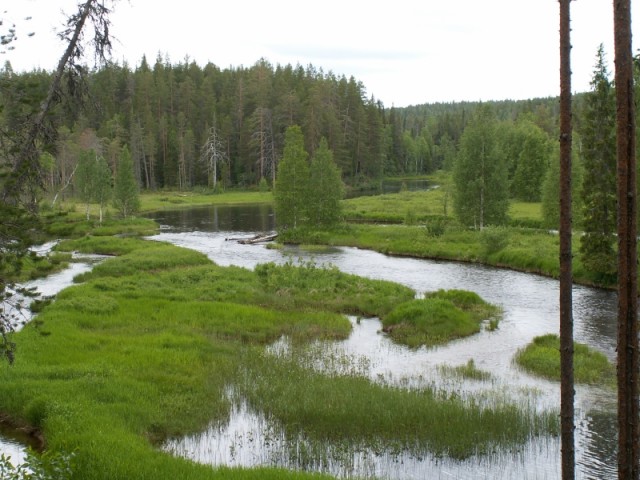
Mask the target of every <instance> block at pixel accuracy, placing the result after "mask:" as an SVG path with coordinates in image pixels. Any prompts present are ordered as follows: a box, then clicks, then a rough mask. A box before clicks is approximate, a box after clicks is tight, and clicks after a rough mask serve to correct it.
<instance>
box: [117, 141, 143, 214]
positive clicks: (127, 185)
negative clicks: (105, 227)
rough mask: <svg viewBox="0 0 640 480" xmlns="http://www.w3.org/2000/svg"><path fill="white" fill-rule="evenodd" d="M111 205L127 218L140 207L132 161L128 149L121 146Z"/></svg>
mask: <svg viewBox="0 0 640 480" xmlns="http://www.w3.org/2000/svg"><path fill="white" fill-rule="evenodd" d="M113 206H114V207H115V208H116V210H118V213H119V214H120V215H121V216H122V217H123V218H127V217H128V216H130V215H133V214H135V213H136V212H137V211H138V210H139V209H140V198H139V194H138V182H136V179H135V176H134V173H133V161H132V160H131V154H130V153H129V149H128V148H127V146H126V145H125V146H124V147H122V152H121V154H120V159H119V161H118V168H117V171H116V176H115V184H114V189H113Z"/></svg>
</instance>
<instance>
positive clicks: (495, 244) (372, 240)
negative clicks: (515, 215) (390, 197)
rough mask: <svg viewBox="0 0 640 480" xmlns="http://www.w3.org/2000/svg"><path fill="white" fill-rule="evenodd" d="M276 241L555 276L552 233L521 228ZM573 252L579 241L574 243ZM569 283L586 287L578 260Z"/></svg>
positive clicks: (423, 228)
mask: <svg viewBox="0 0 640 480" xmlns="http://www.w3.org/2000/svg"><path fill="white" fill-rule="evenodd" d="M279 241H281V242H291V243H301V244H314V243H316V244H327V245H343V246H351V247H358V248H366V249H371V250H375V251H378V252H381V253H385V254H389V255H401V256H411V257H416V258H430V259H443V260H455V261H462V262H474V263H482V264H486V265H492V266H496V267H504V268H511V269H514V270H519V271H524V272H530V273H537V274H541V275H545V276H549V277H553V278H557V277H558V275H559V262H558V249H559V243H558V242H559V239H558V236H557V235H556V234H554V233H549V232H546V231H543V230H534V229H526V228H507V227H487V228H485V229H484V230H482V231H480V230H473V229H467V228H462V227H458V226H454V225H450V226H446V227H445V228H444V229H443V230H442V231H440V232H438V233H437V234H434V233H433V232H432V231H431V230H430V229H429V225H428V224H427V225H413V226H409V225H370V224H362V225H345V226H342V227H339V228H335V229H333V230H331V231H323V232H318V231H312V230H305V229H296V230H289V231H287V232H284V233H283V234H281V235H280V237H279ZM573 248H574V251H576V252H577V251H578V250H579V239H578V238H577V237H575V238H574V246H573ZM573 273H574V279H575V280H576V281H578V282H582V283H586V284H592V283H595V281H594V279H593V278H592V277H591V276H590V275H589V273H588V272H586V271H585V270H584V268H583V266H582V263H581V262H580V258H579V256H577V257H576V258H574V263H573Z"/></svg>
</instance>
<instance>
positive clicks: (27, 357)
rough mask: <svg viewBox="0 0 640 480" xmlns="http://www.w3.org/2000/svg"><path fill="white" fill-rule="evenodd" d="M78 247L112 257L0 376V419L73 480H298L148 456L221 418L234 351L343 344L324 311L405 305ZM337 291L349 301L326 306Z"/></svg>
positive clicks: (233, 374)
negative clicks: (35, 431) (68, 469)
mask: <svg viewBox="0 0 640 480" xmlns="http://www.w3.org/2000/svg"><path fill="white" fill-rule="evenodd" d="M78 244H81V245H83V250H85V251H89V250H90V249H91V246H92V247H93V248H94V249H95V250H96V251H104V250H105V248H106V249H107V250H109V251H112V252H113V251H119V252H121V253H122V256H121V257H117V258H113V259H110V260H107V261H105V262H104V263H102V264H101V265H100V268H98V269H96V270H95V271H94V272H93V273H92V274H90V275H87V276H86V277H85V280H86V283H84V284H82V285H77V286H74V287H71V288H68V289H66V290H64V291H63V292H61V293H60V294H59V295H58V298H57V300H56V302H54V303H53V304H51V305H49V306H47V307H45V308H44V309H43V311H42V313H41V314H40V317H39V320H40V321H41V322H42V324H43V326H44V327H41V328H39V329H35V328H33V327H32V326H30V325H28V326H27V327H26V328H24V329H23V330H22V331H21V332H19V333H18V334H17V335H16V337H15V340H16V343H17V344H18V352H17V357H16V362H15V364H14V365H13V366H11V367H10V366H8V365H6V364H2V365H0V411H3V412H6V413H9V414H11V415H12V416H13V417H14V418H16V419H20V420H22V421H26V422H28V423H29V424H31V425H33V426H35V427H37V428H39V429H41V430H42V431H43V433H44V435H45V437H46V440H47V447H48V448H49V449H50V450H51V451H52V452H74V460H73V461H74V475H73V478H78V479H89V480H92V479H116V478H123V479H124V478H127V479H128V478H154V479H165V478H166V479H175V478H181V479H182V478H187V479H200V478H306V477H308V475H306V474H303V473H287V472H284V471H282V470H277V469H251V470H245V469H225V468H221V469H215V470H214V469H211V468H210V467H205V466H200V465H195V464H193V463H192V462H189V461H186V460H183V459H177V458H173V457H171V456H169V455H167V454H164V453H161V452H159V451H158V450H157V449H156V447H155V445H156V444H157V442H158V441H161V440H163V439H165V438H167V437H169V436H174V435H183V434H186V433H192V432H195V431H198V430H200V429H202V428H205V426H206V425H207V424H208V423H209V422H210V421H213V420H216V419H217V420H224V419H225V418H226V417H227V415H228V412H229V401H228V399H227V397H226V395H225V393H224V392H225V391H226V389H227V388H228V386H229V385H234V384H236V383H237V382H238V379H239V378H240V377H239V375H240V373H241V372H242V371H244V368H245V367H244V366H243V365H244V361H245V359H246V358H247V355H246V353H243V352H247V351H252V350H253V349H258V350H260V349H262V346H263V345H265V344H268V343H270V342H272V341H274V340H275V339H277V338H279V337H281V336H282V335H287V336H290V337H292V338H293V339H294V340H296V341H299V342H303V341H309V340H311V339H316V338H345V337H346V335H348V334H349V331H350V323H349V321H348V320H347V319H346V318H345V317H344V316H343V315H341V314H339V313H337V312H338V311H341V310H342V309H347V310H351V309H358V308H360V307H359V306H358V305H359V302H363V303H371V304H372V305H377V306H378V307H379V308H380V309H381V311H386V310H389V309H390V308H391V305H392V304H393V302H395V301H396V299H397V295H400V296H401V297H407V296H409V295H411V294H412V292H411V291H410V290H409V289H406V288H404V287H402V288H390V284H386V283H385V282H374V281H366V280H363V282H361V283H360V282H357V281H355V280H356V278H355V277H352V276H349V275H344V274H341V273H340V272H337V271H335V270H333V269H326V270H325V269H321V268H318V267H315V266H313V267H311V266H307V267H302V268H301V269H300V272H302V273H300V272H298V271H296V268H295V267H292V266H290V265H289V266H283V267H281V270H282V271H279V270H280V267H275V266H269V267H268V269H269V273H268V275H267V279H270V280H268V281H267V283H266V284H265V279H264V278H260V277H259V275H258V274H256V273H254V272H252V271H249V270H245V269H241V268H237V267H229V268H223V267H219V266H216V265H213V264H211V262H210V261H209V260H207V259H206V257H205V256H203V255H201V254H197V253H195V252H192V251H189V250H186V249H181V248H178V247H173V246H170V245H164V244H159V243H155V242H145V241H142V240H138V239H131V238H118V239H109V240H108V241H107V240H106V239H100V238H99V237H95V238H87V239H83V240H78V241H77V243H70V244H67V246H69V247H72V246H73V247H77V246H78ZM316 276H317V277H318V278H317V279H315V278H314V277H316ZM300 278H304V279H305V280H306V282H307V283H306V284H304V285H296V286H295V289H293V288H285V290H288V291H287V292H283V291H280V289H277V288H275V289H274V288H273V287H275V286H276V284H275V283H274V281H275V280H274V279H280V280H281V281H282V282H283V283H286V282H287V281H289V282H290V283H291V282H293V280H292V279H294V280H298V279H300ZM293 283H295V282H293ZM293 283H291V284H293ZM351 286H353V291H354V292H356V293H357V294H355V293H354V295H353V299H357V300H355V301H353V299H351V300H349V301H345V300H340V301H334V302H332V296H333V297H337V296H340V295H343V294H344V291H343V290H345V289H346V290H348V288H350V287H351ZM316 289H321V290H322V295H323V296H325V297H326V300H327V301H326V304H322V303H321V302H320V300H319V297H317V296H316V295H315V290H316ZM283 295H284V296H289V298H290V301H283V298H282V297H283ZM358 296H360V298H359V299H358ZM367 298H368V299H370V300H373V299H374V298H375V300H376V301H375V302H373V301H372V302H369V300H367ZM305 299H307V300H305ZM368 308H370V309H372V307H371V306H369V307H368ZM378 313H379V312H378ZM43 333H46V334H43ZM314 478H316V477H314Z"/></svg>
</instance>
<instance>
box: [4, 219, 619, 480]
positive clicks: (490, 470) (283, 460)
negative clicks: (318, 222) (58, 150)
mask: <svg viewBox="0 0 640 480" xmlns="http://www.w3.org/2000/svg"><path fill="white" fill-rule="evenodd" d="M152 217H153V218H154V219H155V220H157V221H158V222H159V223H160V224H161V225H162V227H161V233H160V234H159V235H156V236H154V237H151V238H152V239H154V240H158V241H166V242H170V243H173V244H176V245H180V246H183V247H187V248H191V249H194V250H198V251H200V252H203V253H205V254H206V255H207V256H208V257H209V258H211V260H213V261H214V262H215V263H217V264H219V265H223V266H224V265H237V266H241V267H246V268H250V269H251V268H253V267H254V266H255V265H257V264H260V263H264V262H278V263H282V262H286V261H299V260H305V261H307V260H312V261H314V262H316V263H317V264H332V265H335V266H336V267H338V268H339V269H340V270H343V271H345V272H348V273H354V274H357V275H361V276H365V277H370V278H377V279H385V280H391V281H395V282H398V283H402V284H405V285H407V286H409V287H411V288H412V289H414V290H415V291H416V292H417V293H418V295H420V294H423V293H424V292H428V291H432V290H437V289H453V288H456V289H465V290H472V291H475V292H477V293H478V294H479V295H480V296H482V297H483V298H484V299H486V300H487V301H489V302H492V303H494V304H497V305H500V306H501V307H502V308H503V310H504V317H503V320H502V321H501V322H500V325H499V328H498V329H497V330H496V331H493V332H489V331H483V332H481V333H479V334H477V335H475V336H473V337H470V338H467V339H464V340H460V341H456V342H452V343H450V344H448V345H446V346H442V347H438V348H432V349H424V348H423V349H417V350H410V349H407V348H404V347H401V346H397V345H395V344H393V343H392V342H390V341H389V340H388V339H387V338H386V337H385V336H384V335H381V334H380V333H379V330H380V324H379V321H378V320H377V319H362V320H358V321H356V319H352V323H353V327H354V328H353V332H352V334H351V336H350V337H349V338H348V339H347V340H344V341H342V342H332V343H330V344H329V343H327V344H323V345H319V347H320V351H321V352H322V353H321V355H326V354H327V352H332V353H336V354H337V355H345V356H348V357H349V358H352V359H354V364H357V365H363V367H362V371H363V373H364V374H365V375H369V377H370V378H371V379H372V381H377V382H383V383H388V384H402V385H407V386H409V387H410V388H420V387H423V386H431V387H434V388H436V389H438V390H445V391H450V392H455V393H456V394H459V395H462V396H474V397H475V398H495V397H496V395H498V396H500V397H502V398H504V399H506V400H508V401H513V402H520V403H522V404H525V405H532V406H534V408H537V409H559V398H560V394H559V384H558V383H556V382H550V381H546V380H541V379H538V378H535V377H533V376H531V375H528V374H526V373H524V372H523V371H521V370H519V369H518V368H517V367H516V366H515V365H514V363H513V357H514V355H515V353H516V352H517V351H518V349H520V348H522V347H524V346H525V345H526V344H528V343H529V342H530V341H531V340H532V339H533V337H535V336H538V335H543V334H546V333H557V332H558V331H559V326H558V318H559V309H558V295H559V293H558V282H557V281H555V280H552V279H548V278H544V277H540V276H536V275H530V274H524V273H518V272H512V271H509V270H501V269H495V268H490V267H484V266H479V265H473V264H462V263H455V262H439V261H430V260H418V259H412V258H400V257H390V256H386V255H382V254H379V253H376V252H372V251H368V250H360V249H356V248H343V247H337V248H328V249H326V250H321V251H313V252H308V251H305V250H303V249H300V248H294V247H291V248H285V249H280V250H276V249H268V248H266V246H265V245H260V244H259V245H242V244H239V243H238V242H235V241H229V240H227V239H229V238H235V237H249V236H251V235H252V234H253V233H257V232H267V231H271V230H272V229H273V228H274V217H273V212H272V210H271V208H270V207H268V206H235V207H222V206H219V207H208V208H197V209H191V210H188V211H174V212H161V213H157V214H154V215H153V216H152ZM573 299H574V322H575V339H576V341H578V342H582V343H587V344H589V345H591V346H593V347H595V348H597V349H598V350H600V351H602V352H603V353H604V354H605V355H607V356H608V357H609V358H610V359H611V360H612V361H613V360H614V357H615V338H616V295H615V293H613V292H609V291H603V290H599V289H593V288H587V287H582V286H575V289H574V293H573ZM271 348H272V350H273V351H274V354H277V353H278V351H282V350H286V349H287V348H288V347H287V345H286V341H284V340H282V341H280V342H278V343H277V344H275V345H273V346H272V347H271ZM469 360H473V361H474V362H475V365H476V366H477V367H478V368H479V369H481V370H483V371H487V372H490V373H491V375H492V379H491V380H490V381H488V382H487V381H485V382H479V381H472V380H461V379H459V378H455V377H452V376H451V375H447V374H446V373H444V372H445V370H444V369H443V368H442V367H443V366H458V365H463V364H466V363H467V362H468V361H469ZM615 397H616V396H615V392H612V391H610V390H604V389H600V388H597V387H590V386H578V387H577V388H576V416H577V418H576V457H577V463H578V465H577V478H580V479H604V478H614V477H615V476H616V470H615V469H616V441H615V438H616V413H615V411H616V405H615ZM283 437H284V436H283V434H282V432H281V431H280V430H279V428H278V426H277V425H274V424H273V423H272V422H268V421H267V420H266V419H265V418H264V416H263V415H261V414H260V412H255V411H252V410H251V409H250V408H249V407H248V406H247V405H245V404H238V405H235V406H234V408H233V411H232V415H231V418H230V419H229V420H228V421H227V422H226V423H224V424H222V425H219V424H218V425H211V427H210V428H209V429H208V430H206V431H205V432H202V433H201V434H199V435H195V436H192V437H187V438H180V439H173V440H171V441H169V442H167V443H166V444H165V445H164V447H163V448H164V449H165V450H166V451H168V452H171V453H173V454H176V455H181V456H185V457H187V458H190V459H193V460H196V461H198V462H202V463H207V464H212V465H230V466H256V465H270V466H282V467H286V468H304V469H307V470H318V471H323V472H327V473H331V474H333V475H336V476H339V477H343V478H353V477H358V478H374V477H375V478H388V479H411V478H430V479H452V478H455V479H485V478H486V479H504V480H507V479H512V478H523V479H559V478H560V442H559V438H534V439H532V440H530V441H529V442H528V443H527V444H526V445H524V446H523V447H522V448H521V449H519V450H518V451H516V452H497V453H495V454H493V455H490V456H484V457H473V458H470V459H467V460H464V461H456V460H451V459H447V458H434V457H430V456H428V455H427V456H424V457H421V458H412V457H410V456H408V455H397V454H393V455H392V454H390V453H388V452H379V451H378V452H367V451H359V452H352V453H349V454H348V455H346V456H345V455H344V452H343V453H342V454H341V455H336V456H332V455H330V454H329V455H324V456H322V458H317V459H315V460H311V461H309V459H308V458H307V459H305V460H304V461H303V460H302V459H301V458H300V457H299V456H296V455H295V454H292V452H291V449H292V446H291V445H290V444H288V443H287V442H286V441H285V440H284V438H283ZM305 445H306V444H305V439H300V441H299V443H298V444H297V445H296V446H294V448H297V449H303V448H304V447H305ZM327 450H328V451H330V450H331V447H330V446H327ZM3 451H4V447H3V446H2V444H0V452H3ZM329 453H330V452H329ZM338 457H339V458H338Z"/></svg>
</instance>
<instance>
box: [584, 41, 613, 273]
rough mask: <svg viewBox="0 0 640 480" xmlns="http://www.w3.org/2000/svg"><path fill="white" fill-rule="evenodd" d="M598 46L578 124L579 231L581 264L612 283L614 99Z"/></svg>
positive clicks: (602, 50) (601, 47)
mask: <svg viewBox="0 0 640 480" xmlns="http://www.w3.org/2000/svg"><path fill="white" fill-rule="evenodd" d="M604 57H605V55H604V47H603V46H602V45H600V47H599V48H598V53H597V57H596V66H595V70H594V72H593V78H592V80H591V91H590V92H588V93H587V94H586V98H585V111H584V115H583V123H582V131H581V137H582V163H583V166H584V178H583V183H582V201H583V222H582V225H583V229H584V235H583V236H582V237H581V239H580V242H581V244H580V253H581V256H582V263H583V265H584V266H585V267H586V268H587V270H589V271H591V272H592V273H594V274H595V275H596V277H598V278H597V279H598V280H612V279H613V277H615V274H616V270H617V267H616V251H615V247H614V245H615V233H616V215H617V213H616V209H617V200H616V138H615V115H616V110H615V96H614V91H613V84H612V82H611V80H610V78H609V72H608V70H607V66H606V62H605V58H604Z"/></svg>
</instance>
